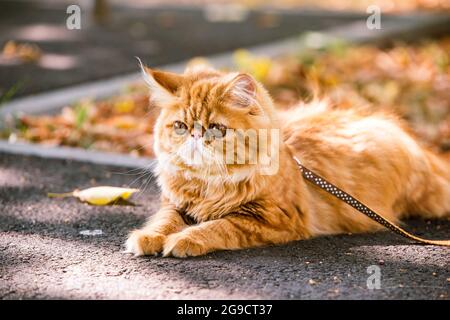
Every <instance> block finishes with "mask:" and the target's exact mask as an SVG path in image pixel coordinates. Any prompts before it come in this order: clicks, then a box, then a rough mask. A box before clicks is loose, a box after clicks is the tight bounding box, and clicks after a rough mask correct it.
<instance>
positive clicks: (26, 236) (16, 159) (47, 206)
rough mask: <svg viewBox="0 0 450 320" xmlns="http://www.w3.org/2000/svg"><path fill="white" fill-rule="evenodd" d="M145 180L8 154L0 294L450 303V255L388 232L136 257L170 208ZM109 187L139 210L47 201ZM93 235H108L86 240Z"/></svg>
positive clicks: (425, 224) (426, 230) (2, 159)
mask: <svg viewBox="0 0 450 320" xmlns="http://www.w3.org/2000/svg"><path fill="white" fill-rule="evenodd" d="M141 173H142V172H139V171H130V170H129V169H126V168H117V167H107V166H100V165H92V164H89V165H87V164H83V163H78V162H71V161H65V160H48V159H40V158H35V157H25V156H18V155H7V154H0V298H2V299H155V298H160V299H446V300H448V299H449V291H450V272H449V271H450V270H449V261H450V250H449V249H448V248H443V247H434V246H423V245H416V244H411V243H410V242H408V241H406V240H404V239H402V238H399V237H398V236H396V235H394V234H391V233H389V232H379V233H376V234H364V235H340V236H330V237H322V238H317V239H313V240H308V241H298V242H295V243H291V244H288V245H283V246H270V247H265V248H255V249H248V250H241V251H233V252H231V251H230V252H215V253H212V254H209V255H207V256H203V257H198V258H189V259H176V258H162V257H138V258H136V257H132V256H129V255H126V254H124V253H122V250H123V247H122V245H123V242H124V240H125V239H126V236H127V233H128V232H129V231H130V230H131V229H133V228H136V227H138V226H140V225H141V224H142V223H143V222H144V221H145V219H146V217H148V216H149V215H151V214H152V213H154V212H155V210H157V208H158V205H159V200H158V189H157V186H156V185H155V184H154V182H153V181H152V180H151V179H150V180H148V181H147V182H148V184H147V185H146V186H145V185H144V183H145V181H144V180H145V179H144V177H142V178H141V179H139V177H140V176H141V175H140V174H141ZM136 179H137V180H136ZM134 180H136V181H135V182H133V181H134ZM98 185H111V186H129V185H131V186H133V187H139V188H142V189H145V191H144V192H143V193H142V194H140V195H138V196H136V197H135V198H134V199H133V202H134V203H135V204H136V205H135V206H124V205H116V206H108V207H96V206H90V205H87V204H84V203H81V202H79V201H77V200H76V199H72V198H69V199H50V198H47V196H46V194H47V192H65V191H71V190H73V189H75V188H86V187H90V186H98ZM407 227H408V228H409V230H411V231H413V232H415V233H416V234H418V235H422V236H426V237H430V238H440V239H443V238H447V239H448V238H450V221H448V220H446V221H444V220H440V221H421V220H410V221H407ZM93 230H101V233H102V234H100V235H98V234H97V235H83V234H82V233H86V231H93ZM83 231H85V232H83ZM88 233H89V232H88ZM97 233H99V232H98V231H97ZM370 266H376V267H371V268H372V269H370V268H369V267H370ZM368 268H369V271H370V270H372V272H373V270H377V268H379V271H380V276H381V278H380V288H379V289H369V288H368V286H367V280H368V277H369V276H370V275H371V274H369V273H368ZM369 283H374V282H371V281H370V280H369Z"/></svg>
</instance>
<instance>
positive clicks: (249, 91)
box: [225, 73, 259, 112]
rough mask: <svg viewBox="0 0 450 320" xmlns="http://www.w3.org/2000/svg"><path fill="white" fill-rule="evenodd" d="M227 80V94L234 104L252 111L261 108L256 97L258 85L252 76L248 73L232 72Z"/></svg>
mask: <svg viewBox="0 0 450 320" xmlns="http://www.w3.org/2000/svg"><path fill="white" fill-rule="evenodd" d="M230 78H231V80H230ZM227 80H228V86H227V87H226V89H225V95H226V98H227V99H228V100H229V102H230V104H231V105H232V106H235V107H239V108H246V109H248V110H249V111H251V112H255V111H257V110H258V109H259V106H258V101H257V99H256V93H257V88H258V86H257V84H256V80H255V79H253V77H252V76H250V75H249V74H246V73H238V74H236V73H235V74H230V75H229V76H228V79H227Z"/></svg>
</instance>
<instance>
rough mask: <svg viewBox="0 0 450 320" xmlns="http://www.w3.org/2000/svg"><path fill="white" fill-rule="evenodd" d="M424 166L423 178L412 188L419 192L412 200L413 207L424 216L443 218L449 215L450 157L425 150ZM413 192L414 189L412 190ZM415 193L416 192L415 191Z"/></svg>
mask: <svg viewBox="0 0 450 320" xmlns="http://www.w3.org/2000/svg"><path fill="white" fill-rule="evenodd" d="M425 158H426V161H425V162H426V166H424V167H422V168H421V169H423V171H422V170H421V171H422V172H421V173H422V176H423V179H420V180H422V181H421V182H420V183H419V184H418V185H416V186H415V187H414V188H416V189H417V190H420V194H419V196H418V197H416V198H415V199H414V200H413V202H414V203H413V207H415V209H418V210H417V211H416V210H415V211H416V213H418V214H419V215H420V216H421V217H424V218H443V217H448V216H450V158H447V159H445V158H444V157H442V156H439V155H437V154H434V153H432V152H430V151H428V150H427V151H425ZM412 192H413V193H414V191H412ZM416 194H417V193H416Z"/></svg>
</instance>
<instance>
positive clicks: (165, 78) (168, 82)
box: [138, 59, 183, 106]
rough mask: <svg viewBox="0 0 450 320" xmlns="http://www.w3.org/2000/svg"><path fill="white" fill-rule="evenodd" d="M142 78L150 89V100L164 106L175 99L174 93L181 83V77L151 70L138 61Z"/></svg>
mask: <svg viewBox="0 0 450 320" xmlns="http://www.w3.org/2000/svg"><path fill="white" fill-rule="evenodd" d="M138 61H139V64H140V67H141V72H142V77H143V78H144V81H145V83H147V85H148V86H149V88H150V96H151V99H152V100H154V101H155V102H156V103H157V104H159V105H161V106H164V105H166V104H170V103H172V102H173V101H174V99H175V93H176V92H177V90H178V88H179V87H180V86H181V84H182V83H183V76H182V75H179V74H176V73H172V72H166V71H160V70H153V69H150V68H148V67H146V66H144V65H143V64H142V62H141V60H139V59H138Z"/></svg>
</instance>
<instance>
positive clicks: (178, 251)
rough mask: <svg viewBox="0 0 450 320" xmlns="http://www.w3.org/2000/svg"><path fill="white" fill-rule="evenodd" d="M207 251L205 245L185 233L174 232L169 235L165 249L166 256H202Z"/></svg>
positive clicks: (164, 254)
mask: <svg viewBox="0 0 450 320" xmlns="http://www.w3.org/2000/svg"><path fill="white" fill-rule="evenodd" d="M205 253H207V250H206V247H205V245H203V244H202V243H201V242H200V241H197V240H195V239H194V238H192V237H190V236H188V235H186V234H183V233H174V234H171V235H170V236H168V237H167V239H166V243H165V244H164V250H163V256H164V257H168V256H174V257H178V258H185V257H195V256H200V255H202V254H205Z"/></svg>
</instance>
